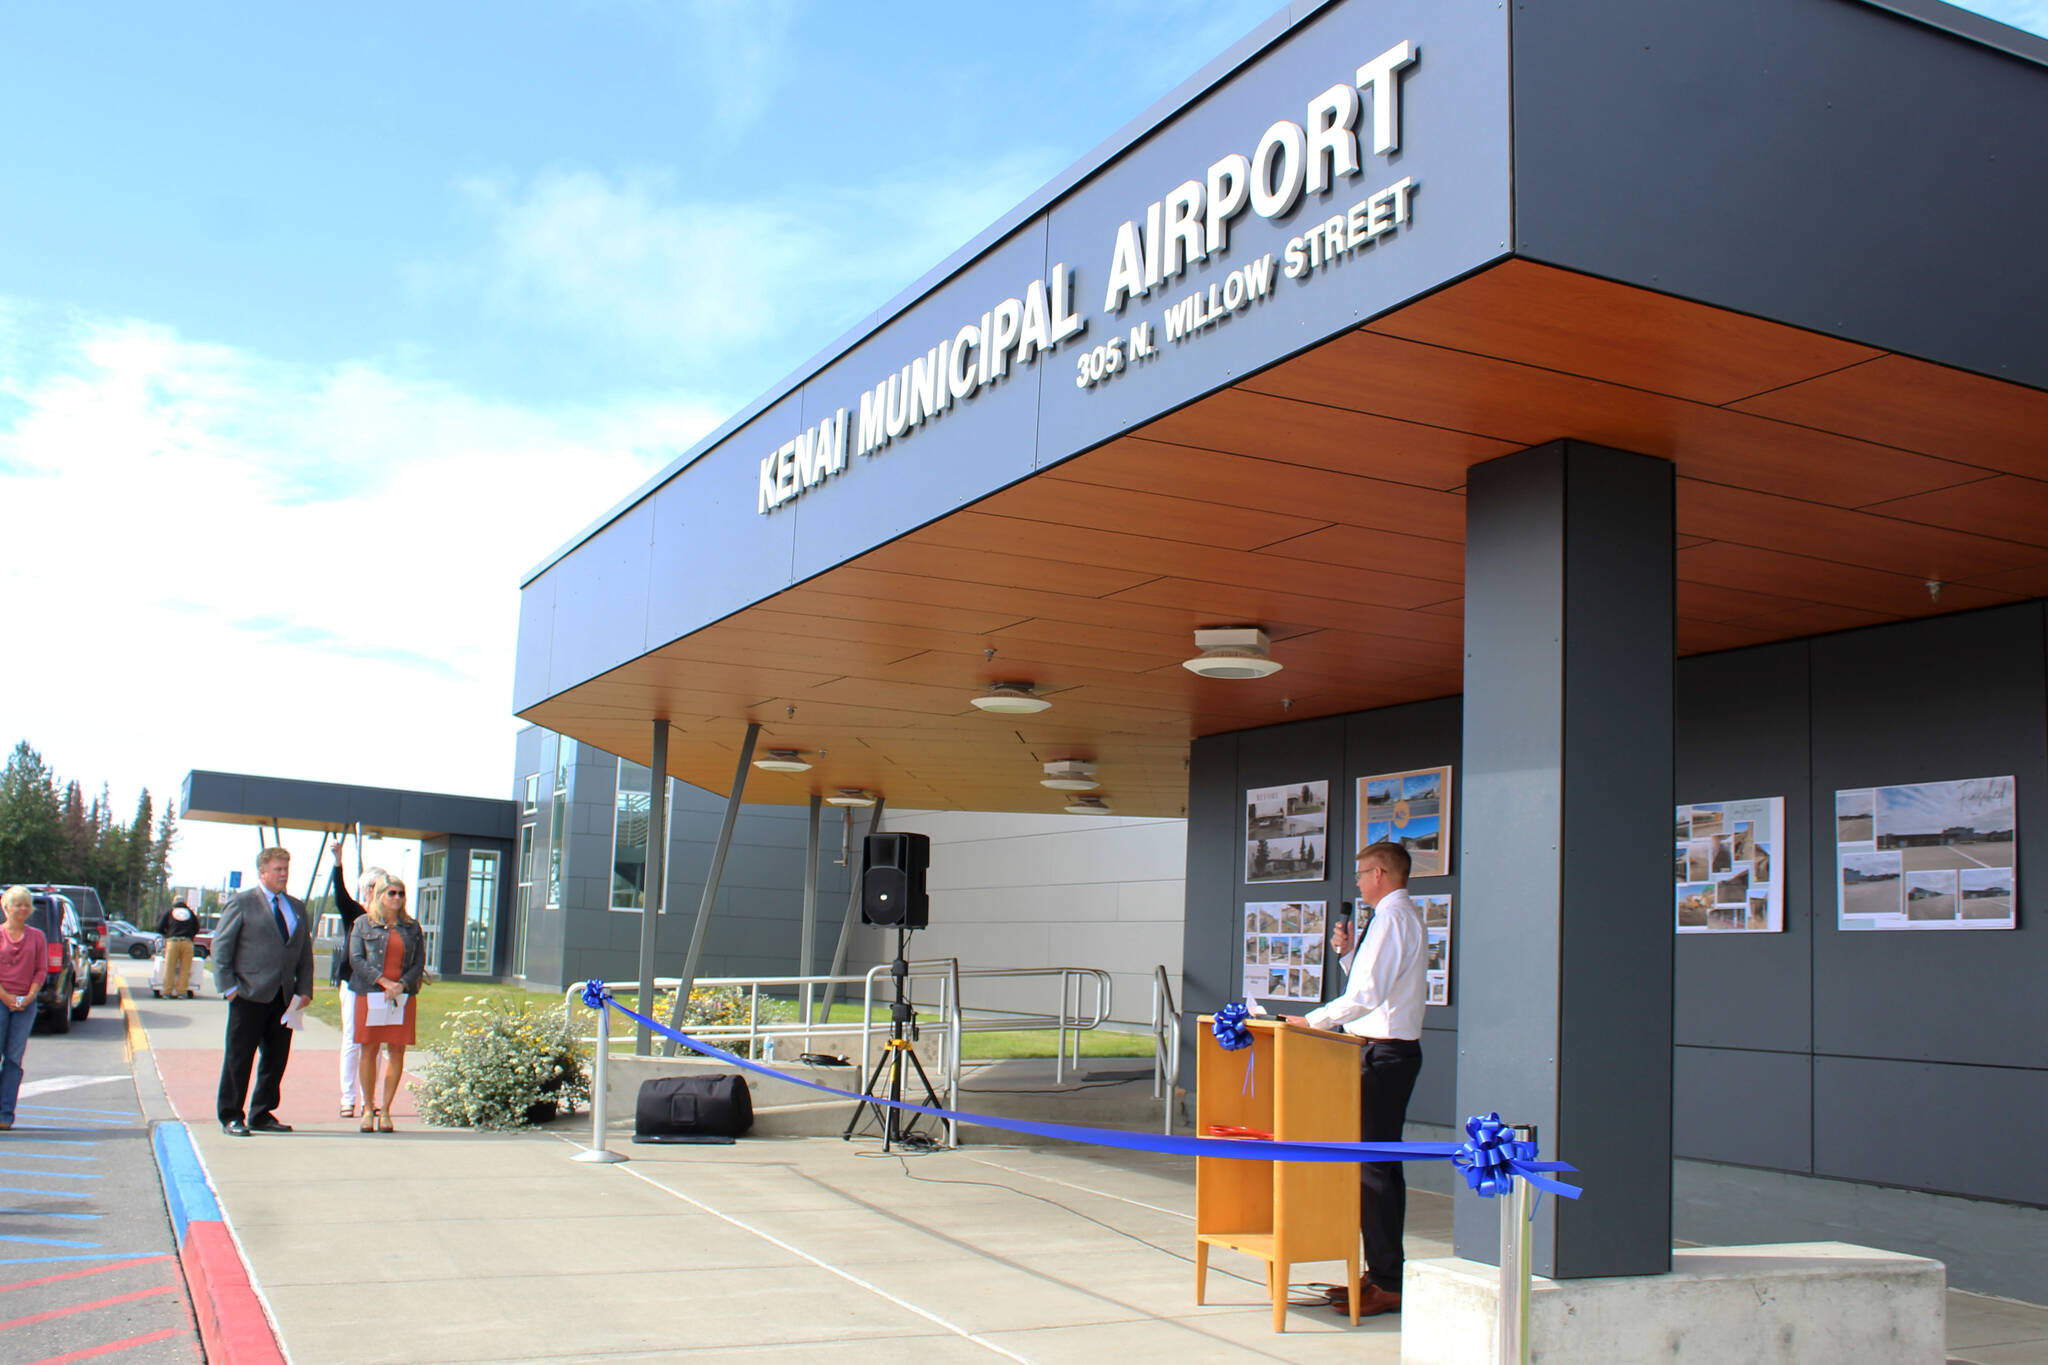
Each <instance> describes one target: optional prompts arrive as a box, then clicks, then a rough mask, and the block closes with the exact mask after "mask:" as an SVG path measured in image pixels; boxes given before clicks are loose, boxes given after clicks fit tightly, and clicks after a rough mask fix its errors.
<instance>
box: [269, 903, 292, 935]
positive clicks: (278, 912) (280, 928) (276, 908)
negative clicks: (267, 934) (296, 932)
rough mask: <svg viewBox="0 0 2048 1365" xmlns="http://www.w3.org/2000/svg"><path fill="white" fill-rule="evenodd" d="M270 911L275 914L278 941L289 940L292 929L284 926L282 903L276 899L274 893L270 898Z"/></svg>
mask: <svg viewBox="0 0 2048 1365" xmlns="http://www.w3.org/2000/svg"><path fill="white" fill-rule="evenodd" d="M270 913H271V914H273V915H275V916H277V937H278V941H279V942H281V943H289V942H291V941H292V931H291V930H290V929H288V928H286V927H285V922H284V905H283V903H282V902H280V901H279V900H278V898H277V897H276V896H275V895H274V894H273V895H272V896H271V898H270Z"/></svg>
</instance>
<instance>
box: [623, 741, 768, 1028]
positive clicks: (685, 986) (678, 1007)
mask: <svg viewBox="0 0 2048 1365" xmlns="http://www.w3.org/2000/svg"><path fill="white" fill-rule="evenodd" d="M760 737H761V723H760V722H759V721H749V722H747V739H746V743H744V744H742V745H740V761H739V766H738V767H737V768H736V769H735V770H734V772H733V775H732V795H730V796H728V797H726V799H725V822H724V823H723V824H721V825H720V826H719V827H718V847H716V848H715V849H713V850H712V851H711V869H710V871H708V872H707V873H705V875H704V898H703V899H702V900H701V901H699V902H698V903H697V922H696V923H695V924H693V925H691V926H690V951H689V955H688V956H686V957H685V958H684V959H683V970H682V974H681V976H680V977H679V978H678V979H677V981H676V1003H675V1005H674V1006H673V1007H672V1008H671V1009H670V1010H669V1015H668V1026H669V1027H670V1028H672V1029H676V1030H678V1031H680V1030H681V1029H682V1027H683V1022H684V1019H685V1014H686V1011H688V1009H689V1007H690V990H691V988H692V987H693V986H695V985H696V984H697V964H698V963H699V962H701V961H702V960H703V958H704V931H705V930H706V929H708V928H709V927H710V925H711V907H712V905H713V904H714V903H715V902H716V901H717V900H718V883H719V881H720V879H721V878H723V877H724V876H725V855H726V854H727V853H728V852H730V851H731V849H732V831H733V826H734V825H736V824H738V823H739V818H740V802H741V801H742V800H744V799H745V797H746V791H747V769H748V768H749V767H750V766H752V764H753V762H754V741H755V740H757V739H759V738H760ZM650 1017H651V1016H650ZM665 1052H666V1055H668V1056H670V1057H673V1056H675V1054H676V1045H675V1044H674V1043H673V1042H671V1043H669V1045H668V1047H667V1048H666V1049H665Z"/></svg>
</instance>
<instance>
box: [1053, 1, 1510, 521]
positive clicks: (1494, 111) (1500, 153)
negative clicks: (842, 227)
mask: <svg viewBox="0 0 2048 1365" xmlns="http://www.w3.org/2000/svg"><path fill="white" fill-rule="evenodd" d="M1403 41H1408V42H1411V43H1413V44H1414V45H1415V48H1416V50H1417V51H1418V53H1419V54H1420V55H1419V56H1418V58H1417V60H1416V62H1415V64H1414V66H1413V67H1411V68H1410V69H1409V70H1408V72H1407V73H1406V74H1405V75H1404V76H1403V78H1402V85H1401V114H1402V128H1401V133H1400V142H1401V145H1400V148H1399V150H1397V151H1395V152H1393V153H1391V154H1389V155H1385V156H1381V155H1375V154H1374V153H1373V151H1372V139H1371V137H1370V136H1369V135H1368V137H1367V138H1366V139H1365V143H1366V145H1365V146H1364V148H1363V149H1362V155H1361V157H1360V164H1361V167H1362V172H1361V174H1359V175H1358V176H1357V177H1355V178H1351V177H1340V178H1339V179H1338V181H1337V183H1336V184H1335V185H1334V186H1332V187H1331V188H1329V189H1327V190H1325V191H1324V192H1323V193H1321V194H1319V195H1313V196H1307V195H1305V196H1304V198H1303V200H1302V202H1301V204H1300V205H1298V206H1297V207H1296V208H1295V209H1294V211H1293V212H1291V213H1289V214H1287V215H1285V216H1283V217H1281V218H1278V219H1274V220H1271V221H1268V220H1265V219H1262V218H1259V217H1258V216H1257V215H1256V214H1254V213H1251V212H1250V211H1246V212H1245V213H1243V214H1241V215H1239V216H1238V218H1237V219H1236V221H1235V222H1234V224H1233V225H1232V227H1231V228H1230V238H1229V245H1228V250H1227V251H1226V252H1224V253H1219V254H1212V256H1211V257H1210V259H1209V260H1208V261H1206V262H1202V263H1200V264H1198V265H1197V266H1196V267H1195V268H1193V269H1191V270H1189V271H1188V272H1187V273H1186V274H1185V275H1183V276H1181V277H1180V278H1178V279H1176V280H1173V281H1171V282H1168V283H1165V284H1162V285H1161V286H1159V287H1158V288H1155V289H1154V290H1153V291H1152V292H1151V294H1150V295H1149V296H1148V297H1146V298H1144V299H1142V300H1139V301H1135V302H1134V303H1132V304H1131V305H1128V306H1126V307H1125V308H1124V309H1123V311H1122V312H1121V313H1110V312H1107V311H1105V310H1104V309H1103V294H1104V291H1105V289H1106V287H1107V283H1108V265H1109V260H1110V254H1109V248H1110V247H1111V245H1112V244H1113V243H1114V242H1115V240H1116V233H1117V228H1118V225H1119V224H1121V223H1123V222H1124V221H1125V220H1127V219H1136V220H1138V221H1139V222H1143V221H1144V217H1145V209H1146V205H1147V204H1150V203H1151V202H1153V201H1154V200H1158V199H1160V198H1161V197H1162V196H1163V195H1165V194H1166V193H1167V192H1168V191H1170V190H1172V189H1173V188H1174V186H1176V185H1178V184H1180V183H1181V182H1182V181H1184V180H1189V179H1194V180H1197V181H1200V180H1202V179H1203V178H1204V177H1205V176H1206V174H1207V172H1208V168H1209V166H1210V164H1211V163H1213V162H1215V161H1216V160H1217V159H1218V158H1220V157H1222V156H1224V155H1226V154H1228V153H1230V152H1240V153H1243V154H1245V155H1250V154H1251V153H1252V151H1253V150H1254V148H1255V146H1256V145H1257V141H1258V138H1259V135H1260V134H1261V133H1262V132H1263V131H1264V130H1265V128H1266V127H1267V125H1268V124H1270V123H1272V122H1273V121H1274V120H1276V119H1292V120H1293V121H1295V122H1296V123H1300V122H1302V121H1303V118H1304V115H1305V112H1306V106H1307V103H1308V101H1309V100H1310V99H1312V98H1313V97H1315V96H1317V95H1319V94H1321V93H1322V92H1323V91H1324V90H1326V89H1328V88H1329V87H1330V86H1332V85H1345V84H1350V83H1351V82H1352V81H1353V79H1354V77H1355V75H1356V72H1357V70H1358V67H1359V65H1360V64H1361V63H1363V62H1366V61H1370V60H1371V59H1372V58H1374V57H1376V56H1378V55H1379V54H1380V53H1382V52H1384V51H1386V50H1387V49H1388V48H1391V47H1393V46H1394V45H1395V44H1397V43H1400V42H1403ZM1364 103H1365V105H1366V112H1364V113H1363V114H1362V116H1361V124H1362V125H1363V126H1364V127H1366V129H1367V131H1368V134H1369V133H1370V127H1371V118H1372V115H1371V112H1370V106H1371V101H1370V99H1369V98H1368V99H1366V100H1365V101H1364ZM1508 117H1509V111H1508V79H1507V15H1506V12H1505V10H1503V9H1502V8H1501V7H1500V5H1499V4H1498V3H1496V0H1375V3H1372V4H1369V5H1366V4H1350V5H1332V6H1331V7H1329V8H1328V9H1326V10H1324V11H1323V12H1322V13H1321V14H1318V15H1317V16H1316V17H1315V18H1314V19H1312V20H1310V21H1309V22H1308V23H1306V24H1304V25H1303V26H1302V27H1301V28H1300V29H1298V30H1297V31H1296V32H1294V33H1293V34H1291V35H1290V36H1289V38H1288V41H1287V42H1286V43H1284V44H1282V45H1281V46H1279V47H1277V48H1275V49H1274V50H1272V51H1271V52H1269V53H1267V55H1266V56H1265V57H1264V58H1263V59H1262V60H1260V61H1258V62H1256V63H1254V64H1253V65H1251V66H1248V67H1246V68H1244V69H1242V70H1240V71H1239V72H1237V73H1236V74H1235V75H1233V76H1232V77H1231V78H1229V79H1228V80H1227V81H1225V82H1223V83H1222V84H1221V85H1220V86H1218V87H1217V88H1216V89H1214V90H1213V91H1211V92H1210V93H1209V94H1208V95H1206V96H1205V97H1203V98H1202V99H1200V100H1197V101H1196V102H1194V103H1193V104H1191V105H1190V106H1188V107H1187V108H1186V109H1185V110H1183V111H1182V112H1181V113H1179V114H1178V115H1176V116H1175V117H1174V118H1173V119H1172V120H1171V121H1170V122H1168V123H1166V124H1165V125H1163V126H1162V127H1160V128H1159V129H1157V130H1156V131H1155V132H1154V133H1153V134H1152V135H1151V136H1150V137H1148V138H1147V139H1146V140H1145V141H1144V142H1143V143H1142V144H1140V145H1139V146H1137V147H1134V148H1132V149H1131V150H1130V151H1129V152H1127V153H1125V154H1124V155H1123V156H1122V157H1120V158H1118V159H1117V160H1116V161H1115V162H1114V163H1112V164H1111V165H1110V166H1108V167H1105V168H1104V169H1103V170H1102V171H1100V172H1099V173H1097V174H1096V175H1095V176H1094V177H1092V178H1091V179H1090V180H1089V181H1087V182H1086V183H1085V184H1083V185H1082V186H1081V188H1080V189H1079V190H1077V191H1076V192H1075V193H1073V194H1071V195H1068V196H1067V197H1066V198H1064V199H1062V200H1061V201H1060V202H1059V203H1058V204H1057V205H1055V206H1054V207H1053V209H1052V211H1051V231H1050V234H1049V237H1048V250H1047V254H1046V260H1047V262H1048V263H1051V262H1057V261H1065V262H1067V263H1068V264H1070V265H1074V266H1075V267H1076V268H1077V270H1078V273H1079V283H1080V288H1081V292H1082V294H1083V306H1084V309H1085V311H1086V312H1087V313H1088V314H1089V315H1090V321H1089V325H1088V331H1087V332H1085V333H1084V334H1083V335H1081V336H1080V337H1077V338H1075V342H1074V343H1071V344H1070V345H1068V346H1063V347H1062V348H1061V350H1060V354H1059V356H1058V357H1057V358H1056V361H1055V363H1053V364H1051V365H1050V366H1047V367H1046V368H1045V373H1044V375H1043V377H1042V381H1041V382H1042V386H1043V398H1042V400H1041V402H1040V407H1039V414H1038V428H1039V437H1038V446H1039V463H1040V464H1054V463H1057V462H1058V461H1060V460H1063V459H1065V458H1067V457H1068V456H1071V455H1074V454H1078V453H1079V452H1080V451H1082V450H1085V449H1087V448H1088V447H1090V446H1093V445H1096V444H1098V443H1100V442H1102V441H1105V440H1108V439H1109V438H1111V437H1113V436H1116V435H1118V434H1120V433H1122V432H1124V431H1128V430H1130V429H1131V428H1133V427H1136V426H1138V425H1140V424H1141V423H1143V422H1145V421H1148V420H1150V419H1151V418H1153V417H1155V416H1157V415H1159V414H1160V413H1162V412H1167V411H1171V410H1172V409H1174V408H1176V407H1179V406H1181V405H1182V404H1184V403H1187V402H1189V401H1191V400H1192V399H1194V398H1196V397H1198V396H1200V395H1201V394H1203V393H1205V392H1208V391H1210V390H1213V389H1217V388H1221V387H1223V386H1224V385H1226V384H1230V383H1233V382H1235V381H1236V380H1238V379H1242V378H1243V377H1244V376H1246V375H1247V374H1251V373H1253V372H1255V371H1257V370H1260V369H1263V368H1265V367H1266V366H1268V365H1270V364H1272V363H1273V362H1274V361H1276V360H1279V359H1280V358H1282V357H1284V356H1287V355H1290V354H1292V353H1294V352H1296V351H1300V350H1303V349H1306V348H1307V347H1309V346H1311V345H1314V344H1315V343H1317V342H1320V341H1322V340H1324V339H1326V338H1328V337H1330V336H1333V335H1336V334H1337V333H1339V332H1341V331H1342V330H1344V329H1345V328H1347V327H1352V326H1356V325H1357V324H1359V323H1361V322H1364V321H1365V320H1367V319H1369V318H1372V317H1374V316H1377V315H1378V314H1380V313H1382V312H1385V311H1387V310H1388V309H1390V308H1393V307H1395V306H1396V305H1398V304H1400V303H1403V302H1405V301H1406V300H1408V299H1410V298H1413V297H1415V296H1416V295H1418V294H1423V293H1427V292H1428V291H1429V290H1431V289H1433V288H1436V287H1438V286H1439V285H1441V284H1443V283H1444V282H1446V281H1448V280H1453V279H1456V278H1457V277H1459V276H1460V275H1463V274H1466V273H1468V272H1469V271H1472V270H1475V269H1477V268H1478V267H1479V266H1481V265H1483V264H1485V263H1486V262H1488V261H1491V260H1494V259H1497V258H1498V257H1500V256H1502V255H1504V254H1505V253H1506V251H1507V244H1508V239H1509V212H1508V194H1507V193H1506V189H1507V186H1508V184H1509V176H1510V165H1509V148H1508V140H1507V138H1506V136H1505V130H1506V128H1507V126H1508ZM1403 177H1412V178H1413V179H1414V180H1415V181H1416V183H1417V186H1418V188H1417V190H1416V192H1415V195H1414V199H1413V208H1414V218H1413V221H1412V224H1411V226H1409V227H1405V228H1402V229H1400V230H1399V231H1397V232H1395V233H1394V234H1392V235H1391V236H1388V237H1386V238H1384V239H1382V240H1381V241H1379V242H1378V243H1376V244H1375V245H1373V246H1371V247H1368V248H1366V249H1365V250H1363V251H1360V252H1357V253H1354V254H1352V255H1350V256H1348V257H1342V258H1339V259H1338V260H1337V261H1335V262H1334V263H1333V264H1331V265H1330V266H1328V267H1326V268H1324V269H1320V270H1317V271H1314V272H1312V273H1311V274H1309V275H1307V276H1305V277H1304V278H1302V279H1299V280H1288V279H1286V278H1284V277H1276V279H1275V281H1274V283H1275V291H1274V295H1273V297H1272V299H1271V300H1270V301H1269V302H1266V303H1261V304H1256V305H1253V306H1250V307H1247V308H1245V309H1243V310H1242V311H1239V312H1237V313H1235V314H1233V315H1230V316H1229V317H1228V319H1227V320H1226V321H1225V322H1223V323H1221V324H1219V325H1218V326H1216V327H1213V328H1210V329H1208V330H1206V331H1203V332H1200V333H1198V334H1196V335H1195V336H1194V337H1193V338H1192V339H1189V340H1185V341H1181V342H1169V341H1167V340H1166V339H1165V336H1164V316H1165V309H1166V307H1167V305H1169V304H1172V303H1177V302H1179V301H1180V300H1181V299H1183V298H1185V297H1187V296H1188V295H1190V294H1195V293H1201V294H1203V295H1204V296H1206V293H1207V291H1208V289H1209V287H1210V286H1211V285H1217V286H1218V287H1219V288H1220V287H1221V285H1222V283H1223V281H1224V280H1225V279H1226V277H1227V276H1228V275H1229V274H1230V273H1231V271H1233V270H1235V269H1238V268H1240V267H1242V266H1244V265H1246V264H1247V263H1248V262H1251V261H1254V260H1256V259H1258V258H1259V257H1260V256H1262V255H1264V254H1266V253H1268V252H1271V253H1272V254H1273V256H1274V259H1275V264H1276V265H1279V264H1282V263H1283V262H1284V257H1285V253H1286V249H1287V243H1288V240H1289V239H1290V238H1292V237H1295V236H1297V235H1298V234H1301V233H1303V232H1305V231H1307V230H1308V229H1310V228H1312V227H1315V226H1317V225H1318V224H1320V223H1322V222H1323V221H1324V220H1325V219H1327V218H1329V217H1331V216H1333V215H1342V214H1344V213H1345V211H1346V210H1348V209H1350V208H1351V206H1352V205H1354V204H1356V203H1358V202H1360V201H1362V200H1364V199H1366V198H1367V197H1368V196H1370V195H1372V194H1374V193H1375V192H1377V191H1379V190H1381V189H1383V188H1385V187H1386V186H1388V185H1391V184H1393V183H1395V182H1396V181H1398V180H1400V179H1402V178H1403ZM1146 321H1149V322H1151V323H1152V324H1153V330H1154V333H1155V344H1156V345H1157V346H1158V347H1159V355H1158V356H1157V357H1156V358H1154V359H1152V360H1149V361H1145V362H1142V363H1140V364H1137V365H1135V366H1132V367H1130V368H1128V369H1126V370H1125V371H1124V372H1123V373H1122V374H1119V375H1117V376H1116V377H1115V378H1113V379H1111V380H1109V381H1107V382H1105V383H1101V384H1097V385H1095V386H1093V387H1092V388H1087V389H1083V388H1081V387H1079V386H1078V385H1077V384H1076V382H1075V381H1076V377H1077V376H1076V369H1075V360H1074V354H1075V353H1076V352H1078V351H1079V350H1083V349H1086V348H1087V347H1092V346H1096V345H1100V344H1102V343H1104V342H1107V341H1109V340H1110V339H1111V338H1113V337H1117V336H1128V333H1129V331H1130V329H1131V327H1132V326H1133V325H1135V324H1138V323H1141V322H1146ZM1166 478H1167V481H1168V482H1167V484H1166V485H1165V486H1164V487H1162V488H1161V490H1160V491H1162V492H1171V491H1172V487H1171V482H1170V481H1171V475H1170V473H1169V474H1168V475H1166Z"/></svg>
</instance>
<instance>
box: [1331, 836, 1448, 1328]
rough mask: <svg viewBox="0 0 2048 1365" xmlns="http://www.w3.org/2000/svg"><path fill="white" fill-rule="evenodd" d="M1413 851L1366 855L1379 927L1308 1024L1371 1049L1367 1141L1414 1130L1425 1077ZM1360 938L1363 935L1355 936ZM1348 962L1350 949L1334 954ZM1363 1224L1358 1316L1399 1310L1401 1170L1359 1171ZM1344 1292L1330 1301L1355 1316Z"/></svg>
mask: <svg viewBox="0 0 2048 1365" xmlns="http://www.w3.org/2000/svg"><path fill="white" fill-rule="evenodd" d="M1408 868H1409V861H1408V850H1407V849H1405V848H1402V847H1401V846H1400V845H1399V844H1389V843H1378V844H1372V845H1369V846H1368V847H1366V848H1365V849H1364V850H1363V851H1362V852H1360V853H1359V855H1358V895H1359V904H1360V905H1361V906H1365V905H1370V906H1372V908H1373V915H1372V920H1371V922H1370V923H1369V924H1368V925H1367V926H1366V929H1365V933H1364V935H1363V937H1362V938H1361V939H1359V940H1358V947H1357V950H1356V952H1355V953H1353V954H1352V957H1351V963H1350V974H1349V975H1348V976H1347V977H1346V979H1345V983H1344V993H1343V994H1342V995H1340V996H1338V997H1337V998H1336V999H1334V1000H1332V1001H1330V1002H1329V1003H1328V1004H1326V1005H1323V1006H1321V1007H1319V1008H1317V1009H1313V1010H1310V1011H1309V1012H1308V1014H1306V1015H1305V1016H1303V1020H1302V1022H1304V1023H1306V1024H1308V1025H1309V1026H1310V1027H1312V1028H1321V1029H1337V1028H1341V1029H1343V1030H1344V1031H1345V1032H1346V1033H1350V1034H1354V1035H1356V1036H1357V1037H1360V1038H1364V1039H1367V1040H1368V1043H1367V1046H1365V1047H1363V1048H1361V1049H1359V1053H1358V1060H1359V1067H1360V1073H1361V1074H1360V1076H1359V1082H1360V1083H1359V1100H1358V1104H1359V1114H1358V1128H1359V1137H1360V1139H1361V1140H1362V1141H1365V1142H1399V1141H1400V1140H1401V1132H1402V1128H1403V1127H1404V1125H1406V1123H1407V1122H1408V1097H1409V1096H1410V1095H1411V1094H1413V1093H1414V1091H1415V1077H1416V1075H1417V1074H1418V1073H1420V1072H1421V1070H1422V1009H1423V1003H1424V1001H1425V1000H1426V999H1427V996H1428V981H1427V978H1426V976H1425V975H1424V971H1423V968H1424V964H1425V960H1426V957H1427V943H1428V938H1427V935H1426V934H1425V933H1424V932H1423V927H1422V912H1421V911H1420V910H1418V909H1417V908H1416V905H1415V902H1414V901H1413V900H1411V899H1409V896H1408ZM1352 936H1354V937H1355V936H1356V931H1355V930H1354V931H1352ZM1335 946H1337V947H1338V951H1339V952H1340V953H1341V952H1343V951H1344V949H1345V947H1346V946H1348V945H1335ZM1358 1172H1359V1173H1358V1180H1359V1189H1358V1225H1359V1229H1360V1231H1361V1232H1362V1233H1363V1234H1364V1238H1365V1266H1366V1279H1367V1281H1368V1282H1367V1283H1366V1284H1364V1285H1363V1286H1361V1287H1360V1293H1359V1309H1358V1312H1359V1316H1361V1317H1368V1316H1371V1315H1373V1314H1377V1313H1398V1312H1400V1311H1401V1262H1402V1250H1401V1232H1402V1227H1403V1225H1404V1224H1405V1223H1406V1222H1407V1219H1408V1180H1407V1177H1406V1176H1405V1175H1403V1174H1402V1171H1401V1163H1400V1162H1398V1161H1371V1162H1366V1163H1364V1164H1363V1165H1361V1166H1360V1167H1359V1168H1358ZM1344 1299H1348V1295H1347V1294H1346V1292H1345V1291H1344V1290H1338V1291H1336V1292H1335V1293H1333V1294H1332V1295H1331V1302H1332V1303H1337V1304H1338V1305H1339V1306H1340V1307H1342V1308H1344V1310H1345V1311H1346V1312H1347V1313H1348V1312H1349V1307H1348V1303H1344V1302H1341V1300H1344Z"/></svg>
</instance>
